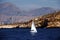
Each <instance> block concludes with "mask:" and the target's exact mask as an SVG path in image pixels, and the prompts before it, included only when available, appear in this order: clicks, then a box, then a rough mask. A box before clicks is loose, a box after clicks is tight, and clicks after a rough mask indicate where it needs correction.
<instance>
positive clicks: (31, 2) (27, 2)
mask: <svg viewBox="0 0 60 40" xmlns="http://www.w3.org/2000/svg"><path fill="white" fill-rule="evenodd" d="M1 2H11V3H13V4H15V5H16V6H17V7H20V8H21V9H35V8H41V7H52V8H55V9H57V8H58V9H60V0H0V3H1Z"/></svg>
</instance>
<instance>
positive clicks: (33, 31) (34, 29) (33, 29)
mask: <svg viewBox="0 0 60 40" xmlns="http://www.w3.org/2000/svg"><path fill="white" fill-rule="evenodd" d="M31 32H32V33H37V29H36V27H35V25H34V22H33V21H32V25H31Z"/></svg>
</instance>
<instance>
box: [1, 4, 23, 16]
mask: <svg viewBox="0 0 60 40" xmlns="http://www.w3.org/2000/svg"><path fill="white" fill-rule="evenodd" d="M0 14H4V15H7V16H13V15H22V11H21V10H20V9H19V8H17V7H16V6H15V5H13V4H11V3H1V4H0Z"/></svg>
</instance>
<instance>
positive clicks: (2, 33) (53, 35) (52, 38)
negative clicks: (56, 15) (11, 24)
mask: <svg viewBox="0 0 60 40" xmlns="http://www.w3.org/2000/svg"><path fill="white" fill-rule="evenodd" d="M37 31H38V33H36V34H35V35H32V34H31V33H30V29H28V28H25V29H23V28H14V29H0V40H60V28H48V29H43V28H37Z"/></svg>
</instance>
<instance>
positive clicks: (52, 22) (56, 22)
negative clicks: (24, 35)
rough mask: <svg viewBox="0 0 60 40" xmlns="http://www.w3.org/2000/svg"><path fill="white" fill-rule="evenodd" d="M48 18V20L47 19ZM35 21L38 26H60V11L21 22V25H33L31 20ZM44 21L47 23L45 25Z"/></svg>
mask: <svg viewBox="0 0 60 40" xmlns="http://www.w3.org/2000/svg"><path fill="white" fill-rule="evenodd" d="M46 19H47V20H46ZM32 21H34V22H35V26H36V27H43V26H46V27H60V11H58V12H55V13H52V14H47V15H44V16H40V17H36V18H34V19H32V20H30V21H28V22H25V23H22V24H20V27H31V22H32ZM44 22H45V23H46V24H47V25H45V24H44Z"/></svg>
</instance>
